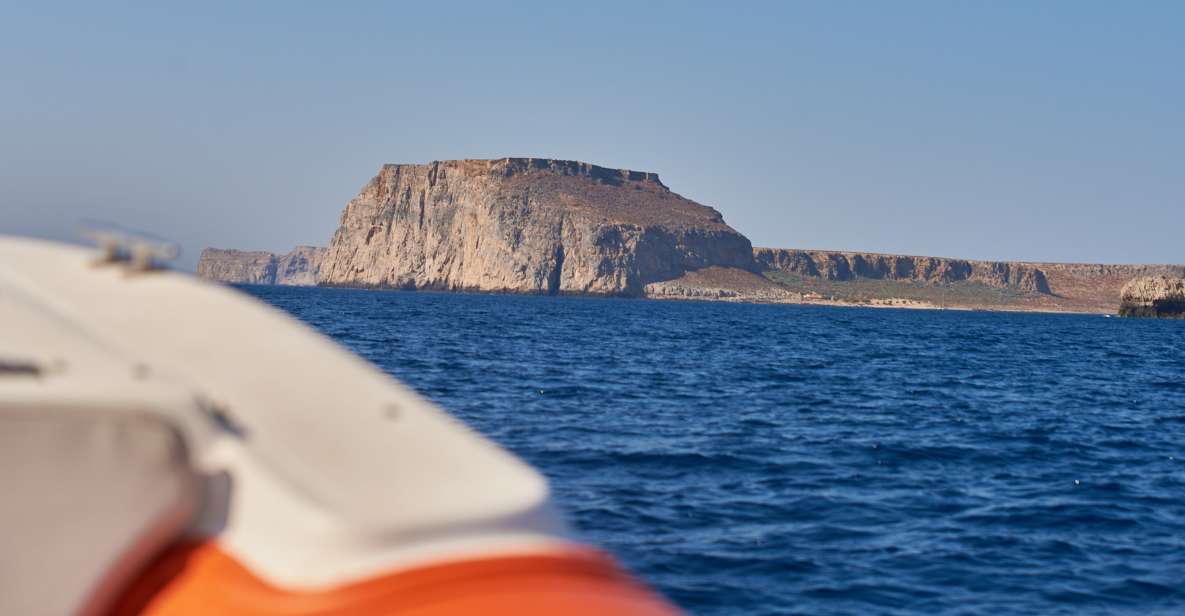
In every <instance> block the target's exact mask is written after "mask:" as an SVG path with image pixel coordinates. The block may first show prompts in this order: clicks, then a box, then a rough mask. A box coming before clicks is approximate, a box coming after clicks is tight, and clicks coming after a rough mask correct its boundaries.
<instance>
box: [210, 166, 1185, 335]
mask: <svg viewBox="0 0 1185 616" xmlns="http://www.w3.org/2000/svg"><path fill="white" fill-rule="evenodd" d="M198 275H199V276H200V277H202V278H207V279H211V280H218V281H221V282H229V283H248V284H295V285H312V284H318V285H323V286H340V287H362V288H390V289H429V290H447V291H479V292H506V293H531V294H549V295H558V294H579V295H610V296H625V297H649V298H655V299H710V300H725V301H753V302H807V303H831V304H859V305H874V306H909V307H952V308H973V309H987V310H1053V311H1074V312H1111V311H1113V310H1114V308H1115V306H1116V305H1117V304H1118V303H1119V301H1120V289H1121V288H1122V287H1123V285H1124V284H1126V283H1127V282H1128V281H1130V280H1132V279H1133V278H1136V277H1142V276H1156V275H1166V276H1174V277H1182V276H1185V266H1182V265H1101V264H1064V263H1027V262H1012V261H975V260H967V259H956V258H944V257H925V256H907V255H891V254H879V253H866V252H851V251H828V250H804V249H788V248H753V247H752V245H751V243H750V242H749V240H748V239H747V238H746V237H745V236H744V235H742V234H741V233H739V232H737V231H736V230H735V229H733V228H732V227H730V226H728V225H727V224H726V223H725V222H724V218H723V216H721V214H720V212H718V211H717V210H715V209H713V208H711V207H708V206H706V205H702V204H699V203H696V202H695V201H692V200H690V199H687V198H685V197H682V196H680V195H679V194H676V193H674V192H672V191H671V190H670V189H669V188H668V187H667V186H666V185H665V184H663V183H662V181H661V180H659V178H658V175H656V174H654V173H648V172H644V171H630V170H625V169H613V168H608V167H600V166H597V165H592V164H588V163H582V162H576V161H564V160H552V159H542V158H500V159H494V160H450V161H436V162H432V163H428V164H423V165H419V164H407V165H384V166H383V167H382V168H380V169H379V172H378V174H377V175H376V176H375V177H374V178H372V179H371V180H370V181H369V182H367V184H366V185H365V186H364V187H363V188H362V190H361V191H360V192H359V193H358V195H357V196H356V197H354V198H353V199H352V200H351V201H350V202H349V203H347V204H346V207H345V208H344V210H343V211H342V214H341V218H340V222H339V225H338V228H337V230H336V231H335V232H334V233H333V235H332V238H331V239H330V241H329V245H328V247H326V248H315V247H310V246H301V247H298V248H296V249H295V250H293V251H292V252H290V253H288V254H284V255H276V254H273V253H268V252H247V251H239V250H220V249H207V250H205V251H203V253H202V256H201V259H200V261H199V263H198Z"/></svg>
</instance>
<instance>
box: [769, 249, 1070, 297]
mask: <svg viewBox="0 0 1185 616" xmlns="http://www.w3.org/2000/svg"><path fill="white" fill-rule="evenodd" d="M753 254H754V258H755V259H756V261H757V264H758V266H759V267H761V268H762V269H763V270H766V271H768V270H777V271H782V272H787V273H791V274H797V275H799V276H805V277H811V278H823V279H826V280H836V281H848V280H856V279H860V278H867V279H877V280H896V281H908V282H927V283H933V284H949V283H952V282H972V283H979V284H982V285H984V286H987V287H991V288H1012V289H1016V290H1018V291H1022V292H1026V293H1044V294H1050V293H1051V292H1052V291H1051V290H1050V287H1049V281H1048V280H1047V279H1046V277H1045V273H1044V272H1043V271H1041V269H1040V268H1038V267H1036V266H1034V265H1032V264H1028V263H1015V262H1008V261H969V260H965V259H946V258H942V257H912V256H905V255H887V254H879V253H868V252H837V251H826V250H797V249H789V248H755V249H754V250H753Z"/></svg>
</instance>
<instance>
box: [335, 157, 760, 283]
mask: <svg viewBox="0 0 1185 616" xmlns="http://www.w3.org/2000/svg"><path fill="white" fill-rule="evenodd" d="M706 267H731V268H740V269H745V270H748V269H752V267H753V254H752V245H751V244H750V243H749V240H748V239H746V238H745V236H743V235H741V234H740V233H738V232H736V231H735V230H734V229H732V228H731V227H729V226H728V225H727V224H725V223H724V218H723V217H722V216H721V215H720V212H717V211H716V210H714V209H712V208H710V207H707V206H705V205H700V204H699V203H696V202H694V201H691V200H690V199H685V198H683V197H681V196H679V195H678V194H676V193H674V192H671V190H670V189H668V188H667V187H666V186H665V185H664V184H663V183H662V182H661V181H660V180H659V179H658V176H657V175H656V174H653V173H646V172H640V171H628V170H623V169H609V168H605V167H598V166H596V165H590V164H587V163H579V162H573V161H560V160H549V159H533V158H503V159H498V160H455V161H442V162H433V163H430V164H427V165H385V166H383V168H382V169H381V170H380V171H379V174H378V175H376V176H375V177H374V179H372V180H371V181H370V182H369V183H368V184H367V185H366V186H365V187H363V189H362V191H361V192H360V193H359V194H358V196H357V197H355V198H354V199H353V200H352V201H350V202H349V203H348V204H347V205H346V208H345V210H344V211H343V212H342V215H341V223H340V225H339V226H338V229H337V231H336V232H335V233H334V234H333V238H332V240H331V241H330V243H329V248H328V251H327V253H326V256H325V262H324V264H323V265H322V268H321V277H320V279H319V281H320V283H321V284H323V285H330V286H354V287H378V288H397V289H441V290H464V291H498V292H514V293H539V294H551V295H555V294H561V293H563V294H568V293H571V294H583V295H621V296H632V297H636V296H640V295H642V294H643V292H644V289H645V287H646V285H648V284H651V283H654V282H659V281H664V280H670V279H673V278H677V277H679V276H681V275H683V274H684V273H686V272H688V271H693V270H699V269H702V268H706Z"/></svg>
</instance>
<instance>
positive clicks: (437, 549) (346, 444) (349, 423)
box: [0, 237, 677, 616]
mask: <svg viewBox="0 0 1185 616" xmlns="http://www.w3.org/2000/svg"><path fill="white" fill-rule="evenodd" d="M150 253H151V251H146V250H137V249H135V247H132V248H131V249H123V248H120V247H112V246H105V247H104V250H103V251H102V252H96V251H90V250H86V249H83V248H79V247H75V246H69V245H64V244H58V243H52V242H46V241H40V240H30V239H20V238H12V237H0V489H3V500H2V501H0V502H2V503H3V504H2V505H0V523H3V524H4V527H5V528H6V529H8V531H7V532H5V533H3V534H0V554H2V556H0V613H2V614H84V615H87V616H90V615H100V614H120V615H124V614H151V615H155V616H174V615H181V614H185V615H189V614H251V615H256V616H264V615H272V614H276V615H281V614H301V615H306V616H309V615H319V614H324V615H328V614H333V615H347V614H350V615H352V614H384V615H404V614H406V615H416V616H442V615H446V614H448V615H452V614H486V615H508V614H518V615H532V614H563V615H564V616H579V615H592V614H625V615H659V614H664V615H667V614H675V613H677V610H675V609H674V608H673V607H671V606H670V605H669V604H668V603H667V602H665V601H664V600H663V599H661V598H660V597H658V596H657V595H656V594H655V593H653V592H652V591H650V590H649V589H647V588H646V587H645V586H643V585H642V584H640V583H638V582H636V581H635V580H634V579H632V578H631V577H630V576H629V575H628V574H626V573H624V572H623V571H622V570H621V569H620V567H618V566H617V565H616V564H615V563H614V562H613V561H612V559H610V558H609V557H607V556H605V555H604V554H603V553H601V552H599V551H596V550H594V549H592V548H588V547H585V546H582V545H580V544H579V543H578V542H576V541H574V540H573V539H572V538H571V535H570V533H569V531H568V529H567V527H566V526H565V524H564V522H563V520H562V518H561V516H560V514H559V513H558V512H557V511H556V508H555V507H554V506H553V504H552V502H551V500H550V497H549V491H548V486H547V483H546V481H545V480H544V478H543V477H542V476H541V475H540V474H539V473H538V472H536V471H535V470H534V469H532V468H530V467H529V466H527V465H526V464H524V463H523V462H521V461H519V460H518V459H517V458H515V457H514V456H513V455H511V454H510V453H508V452H506V451H505V450H503V449H501V448H500V447H498V446H497V445H495V444H493V443H491V442H490V441H488V440H486V439H484V438H482V437H481V436H480V435H478V434H477V433H475V432H473V431H472V430H470V429H469V428H467V427H466V426H464V425H463V424H461V423H460V422H458V421H456V420H455V419H453V418H452V417H450V416H449V415H447V414H446V413H444V412H443V411H441V410H440V409H438V408H437V407H435V406H434V405H433V404H431V403H430V402H428V401H426V400H424V399H423V398H421V397H420V396H418V395H417V394H415V393H414V392H412V391H411V390H409V389H408V388H406V387H404V386H402V385H401V384H399V383H398V382H396V381H395V380H394V379H392V378H390V377H389V376H387V375H386V374H384V373H383V372H381V371H380V370H378V369H377V368H375V367H374V366H372V365H370V364H369V363H367V362H365V361H364V360H362V359H360V358H358V357H357V356H355V355H353V354H351V353H349V352H347V351H346V350H344V349H342V348H341V347H339V346H338V345H336V344H335V343H333V342H332V341H330V340H329V339H327V338H326V337H324V336H322V335H320V334H318V333H316V332H314V331H312V330H311V329H309V328H307V327H306V326H304V325H302V324H300V323H299V322H297V321H296V320H295V319H292V318H290V317H288V316H287V315H285V314H284V313H282V312H280V311H278V310H275V309H273V308H271V307H268V306H266V305H264V304H262V303H261V302H258V301H256V300H254V299H252V298H250V297H248V296H246V295H244V294H242V293H239V292H237V291H235V290H233V289H230V288H227V287H223V286H220V285H216V284H210V283H204V282H201V281H197V280H194V279H193V278H191V277H189V276H186V275H182V274H179V273H175V272H169V271H164V270H161V269H153V268H151V267H150V266H151V263H150V262H149V261H150V259H149V258H148V257H144V256H143V255H145V254H150ZM128 255H140V257H138V258H131V257H129V256H128Z"/></svg>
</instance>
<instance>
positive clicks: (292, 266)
mask: <svg viewBox="0 0 1185 616" xmlns="http://www.w3.org/2000/svg"><path fill="white" fill-rule="evenodd" d="M324 256H325V249H324V248H318V247H316V246H297V247H296V248H294V249H292V251H291V252H289V253H287V254H283V255H276V254H274V253H271V252H263V251H248V250H233V249H222V248H207V249H205V250H203V251H202V255H201V257H199V258H198V265H197V275H198V278H204V279H206V280H214V281H217V282H225V283H231V284H281V285H297V286H309V285H315V284H317V275H318V273H319V272H320V270H321V260H322V259H323V258H324Z"/></svg>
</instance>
